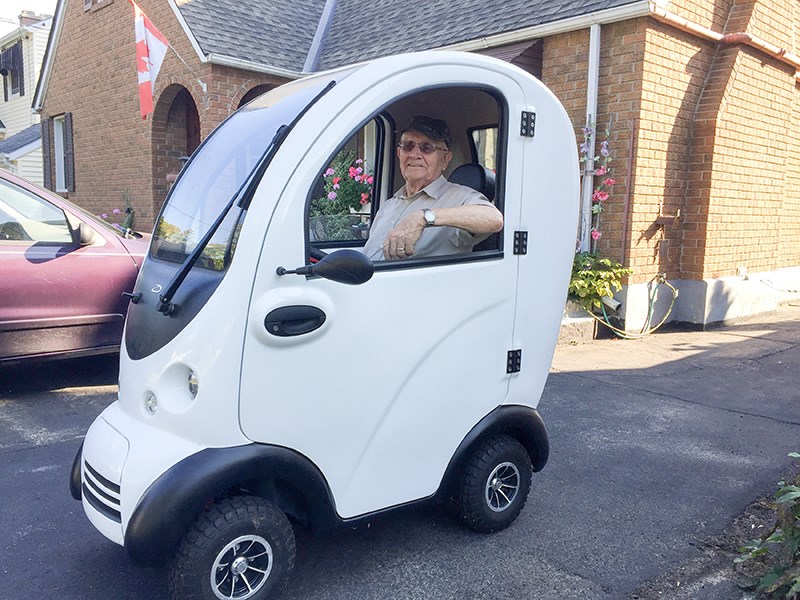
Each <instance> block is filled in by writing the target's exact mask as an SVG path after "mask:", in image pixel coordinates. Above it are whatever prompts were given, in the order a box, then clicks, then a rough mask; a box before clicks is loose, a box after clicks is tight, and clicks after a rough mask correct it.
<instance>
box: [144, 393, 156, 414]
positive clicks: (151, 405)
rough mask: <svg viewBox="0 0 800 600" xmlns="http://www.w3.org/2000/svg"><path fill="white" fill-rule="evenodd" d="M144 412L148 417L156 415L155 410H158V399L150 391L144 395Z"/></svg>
mask: <svg viewBox="0 0 800 600" xmlns="http://www.w3.org/2000/svg"><path fill="white" fill-rule="evenodd" d="M144 410H145V412H147V414H149V415H154V414H156V410H158V399H157V398H156V395H155V394H154V393H153V392H151V391H150V390H148V391H147V393H146V394H145V395H144Z"/></svg>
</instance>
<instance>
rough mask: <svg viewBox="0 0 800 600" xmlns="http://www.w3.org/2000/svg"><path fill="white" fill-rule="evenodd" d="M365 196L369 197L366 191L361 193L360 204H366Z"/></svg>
mask: <svg viewBox="0 0 800 600" xmlns="http://www.w3.org/2000/svg"><path fill="white" fill-rule="evenodd" d="M367 198H369V194H366V193H363V194H361V204H366V202H367Z"/></svg>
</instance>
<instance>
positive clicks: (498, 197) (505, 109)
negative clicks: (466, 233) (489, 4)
mask: <svg viewBox="0 0 800 600" xmlns="http://www.w3.org/2000/svg"><path fill="white" fill-rule="evenodd" d="M459 88H461V89H470V90H475V91H480V92H484V93H485V94H487V95H488V96H490V97H491V98H492V99H493V100H494V101H495V102H496V105H497V121H496V124H493V125H492V126H493V127H494V126H496V127H497V155H496V163H497V164H496V165H495V175H496V188H495V197H494V201H493V204H494V205H495V206H496V207H497V209H498V210H500V212H501V213H502V214H503V216H504V217H505V191H506V185H505V177H506V171H507V168H506V167H507V164H506V161H507V147H508V140H509V135H510V130H509V122H510V107H509V106H508V101H507V100H506V98H505V96H504V95H503V94H502V92H501V91H500V90H498V89H496V88H493V87H491V86H487V85H480V84H478V85H475V84H466V83H465V84H463V85H458V84H455V85H454V84H439V85H432V86H427V87H424V88H418V89H415V90H411V91H409V92H408V93H406V94H402V95H399V96H396V97H394V98H393V99H392V101H391V102H388V103H387V104H385V105H384V106H382V107H381V108H380V109H379V110H377V111H375V112H373V113H372V114H371V115H370V117H369V118H368V119H366V120H364V121H363V122H362V123H361V124H360V125H359V126H358V127H357V128H355V129H354V130H353V131H351V132H350V134H349V135H348V136H347V137H346V138H345V140H344V141H343V142H342V144H340V145H339V146H337V148H336V150H335V151H334V152H333V153H332V154H331V156H329V157H328V159H327V160H326V161H325V163H324V166H323V167H322V168H321V170H320V172H319V174H318V175H317V177H320V176H321V175H322V173H323V172H324V171H325V169H326V168H327V166H328V165H329V164H330V162H331V160H332V159H333V157H335V156H336V154H337V153H338V152H339V151H340V150H341V149H342V148H343V147H344V145H345V144H346V143H347V141H348V140H350V139H351V138H352V136H353V135H355V133H356V132H357V131H358V130H359V129H361V128H363V127H364V126H365V125H366V123H368V122H369V121H371V120H373V119H377V118H379V117H381V118H382V119H381V120H383V121H385V122H386V124H387V125H388V127H389V128H390V130H391V131H392V132H393V133H397V127H396V123H395V120H394V119H393V118H392V116H391V114H390V113H389V112H388V110H389V109H390V108H391V107H392V106H394V105H396V104H397V103H398V102H400V101H401V100H404V99H406V98H408V97H410V96H416V95H424V94H425V93H426V92H429V91H432V90H440V89H449V90H454V91H455V90H457V89H459ZM480 127H481V126H474V127H468V128H467V130H466V131H467V136H468V138H469V141H468V143H469V151H470V156H471V158H472V159H473V162H477V160H476V158H477V157H476V155H475V154H474V150H473V140H472V135H471V131H472V129H473V128H480ZM393 138H394V136H392V140H391V143H390V144H388V146H387V140H386V139H385V140H384V142H383V144H382V145H381V146H380V148H381V149H382V152H383V156H382V157H381V158H382V162H381V163H380V166H378V162H377V160H376V166H375V182H376V188H373V202H372V206H371V207H370V220H372V219H374V218H375V215H376V214H377V212H378V210H379V209H380V204H381V199H382V198H381V195H380V192H376V189H377V186H379V185H382V184H383V183H384V182H385V183H386V185H388V186H390V188H389V191H388V194H387V198H389V197H391V194H392V193H394V189H395V187H396V186H395V185H394V175H395V171H396V160H397V159H396V155H395V153H394V152H392V151H391V149H392V148H393V147H394V139H393ZM387 147H388V150H387ZM387 166H388V170H387V169H386V167H387ZM384 172H385V173H386V177H385V179H384V177H383V176H382V177H380V178H378V177H377V174H378V173H381V174H383V173H384ZM314 181H317V179H315V180H314ZM314 187H316V186H314ZM314 187H312V188H311V189H310V190H309V193H308V195H307V197H306V205H305V214H304V220H303V227H304V236H305V249H306V256H311V257H313V258H315V259H319V258H321V256H324V254H320V253H319V252H318V250H319V245H316V247H315V246H312V245H311V242H310V240H309V217H310V205H311V199H312V198H311V197H312V195H313V192H314ZM504 231H505V226H504V228H503V229H502V230H501V231H500V232H498V233H496V234H492V235H494V236H497V246H496V247H495V248H490V249H486V250H473V252H470V253H465V254H453V255H444V256H430V257H422V258H414V257H411V258H407V259H405V260H399V261H387V260H379V261H374V264H375V272H376V273H377V272H381V271H393V270H397V269H414V268H422V267H432V266H440V265H452V264H462V263H466V262H476V261H483V260H500V259H502V258H503V257H504V244H503V232H504ZM364 244H365V242H363V243H362V242H361V241H358V242H356V243H352V242H338V243H336V245H334V243H332V242H331V243H329V244H326V245H325V248H330V249H334V248H336V249H338V248H362V247H363V246H364ZM315 251H317V252H315Z"/></svg>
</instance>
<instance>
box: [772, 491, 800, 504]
mask: <svg viewBox="0 0 800 600" xmlns="http://www.w3.org/2000/svg"><path fill="white" fill-rule="evenodd" d="M796 498H800V491H797V492H787V493H785V494H783V495H781V496H778V497H777V498H776V501H777V502H780V503H781V504H784V503H786V502H790V501H792V500H794V499H796Z"/></svg>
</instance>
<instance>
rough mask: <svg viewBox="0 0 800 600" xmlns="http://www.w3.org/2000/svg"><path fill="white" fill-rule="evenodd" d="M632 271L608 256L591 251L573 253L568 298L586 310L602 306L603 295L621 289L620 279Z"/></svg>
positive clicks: (590, 310)
mask: <svg viewBox="0 0 800 600" xmlns="http://www.w3.org/2000/svg"><path fill="white" fill-rule="evenodd" d="M632 272H633V271H632V270H631V269H629V268H627V267H623V266H622V265H621V264H620V263H618V262H615V261H613V260H611V259H608V258H601V257H599V256H597V255H596V254H594V253H592V252H581V253H579V254H576V255H575V260H574V261H573V262H572V277H571V278H570V281H569V299H570V300H572V301H574V302H576V303H577V304H579V305H580V306H581V307H582V308H584V309H585V310H587V311H588V312H594V311H595V310H597V309H600V308H601V307H602V302H603V298H604V297H605V296H613V295H614V292H617V291H619V290H621V289H622V279H623V278H625V277H627V276H628V275H630V274H631V273H632Z"/></svg>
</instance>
